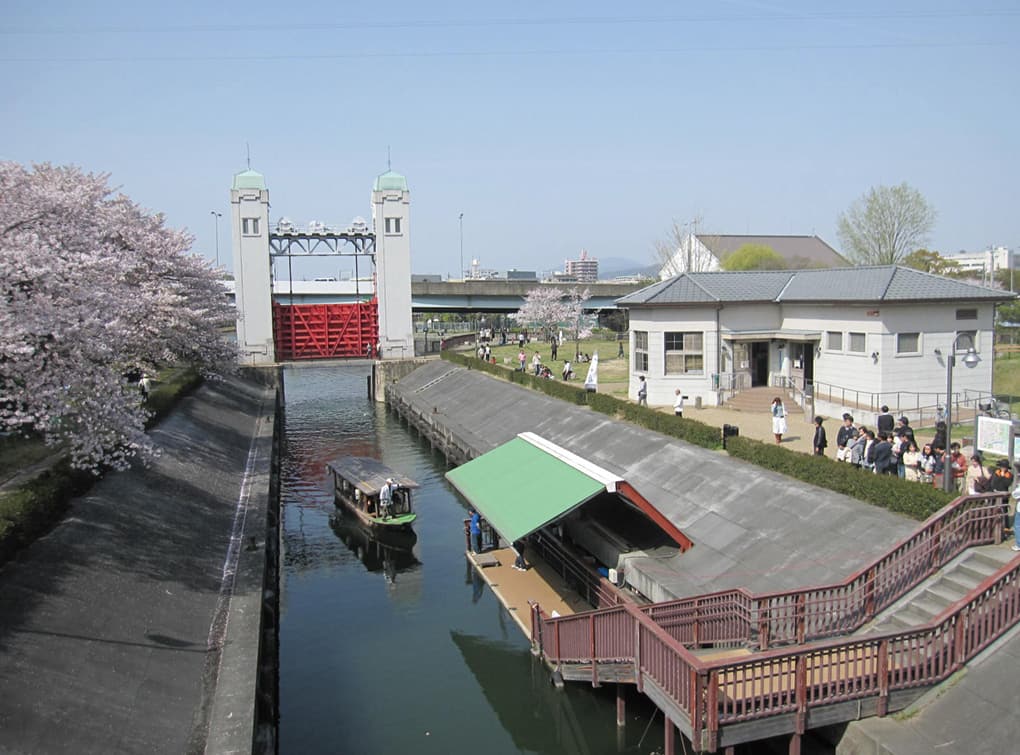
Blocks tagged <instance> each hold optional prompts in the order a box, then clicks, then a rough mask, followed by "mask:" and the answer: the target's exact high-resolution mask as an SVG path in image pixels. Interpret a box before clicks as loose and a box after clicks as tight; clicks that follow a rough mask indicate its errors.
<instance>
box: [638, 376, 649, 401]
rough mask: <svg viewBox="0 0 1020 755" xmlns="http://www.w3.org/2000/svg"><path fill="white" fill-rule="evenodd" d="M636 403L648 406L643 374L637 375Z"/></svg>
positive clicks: (646, 386) (646, 388) (646, 385)
mask: <svg viewBox="0 0 1020 755" xmlns="http://www.w3.org/2000/svg"><path fill="white" fill-rule="evenodd" d="M637 403H638V406H648V383H647V382H645V376H644V375H641V376H640V377H638V387H637Z"/></svg>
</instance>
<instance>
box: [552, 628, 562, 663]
mask: <svg viewBox="0 0 1020 755" xmlns="http://www.w3.org/2000/svg"><path fill="white" fill-rule="evenodd" d="M553 628H554V629H555V640H556V667H557V668H559V666H560V664H561V663H563V656H562V655H561V654H560V622H558V621H557V622H556V623H555V624H553Z"/></svg>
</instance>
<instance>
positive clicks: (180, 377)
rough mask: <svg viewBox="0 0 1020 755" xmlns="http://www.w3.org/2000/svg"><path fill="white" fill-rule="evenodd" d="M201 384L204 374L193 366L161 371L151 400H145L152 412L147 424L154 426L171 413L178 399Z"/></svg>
mask: <svg viewBox="0 0 1020 755" xmlns="http://www.w3.org/2000/svg"><path fill="white" fill-rule="evenodd" d="M201 384H202V376H201V375H200V374H199V372H198V371H197V370H195V369H194V368H192V367H181V368H177V369H173V370H164V371H163V372H161V373H160V374H159V380H158V381H157V382H156V384H155V385H153V387H152V390H151V391H149V400H148V401H146V402H145V408H146V409H148V410H149V411H150V412H152V415H151V416H150V417H149V419H148V421H147V422H146V423H145V426H146V427H152V426H154V425H155V424H156V423H157V422H159V421H160V420H161V419H163V418H164V417H165V416H166V415H167V414H169V413H170V410H171V409H173V408H174V407H175V406H176V405H177V402H178V401H180V400H181V399H182V398H183V397H184V396H187V395H188V394H189V393H191V392H192V391H193V390H195V389H196V388H197V387H198V386H200V385H201Z"/></svg>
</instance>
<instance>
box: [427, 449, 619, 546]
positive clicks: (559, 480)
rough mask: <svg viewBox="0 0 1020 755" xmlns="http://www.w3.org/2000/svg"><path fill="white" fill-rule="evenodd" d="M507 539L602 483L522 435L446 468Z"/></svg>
mask: <svg viewBox="0 0 1020 755" xmlns="http://www.w3.org/2000/svg"><path fill="white" fill-rule="evenodd" d="M446 478H447V479H448V480H449V481H450V482H451V483H453V486H454V487H455V488H457V490H458V491H460V493H461V495H463V496H464V497H465V498H467V499H468V502H469V503H470V504H471V505H472V506H474V507H475V508H476V509H478V512H479V513H480V514H481V515H482V516H483V517H484V518H485V519H486V520H487V521H488V522H489V524H491V525H492V526H493V527H494V528H495V529H496V531H497V532H498V533H499V534H500V535H501V536H502V537H503V539H505V540H507V541H508V542H511V543H512V542H514V541H515V540H518V539H520V538H522V537H524V536H525V535H528V534H530V533H532V532H534V531H535V530H537V529H539V528H541V527H543V526H544V525H546V524H548V523H549V522H552V521H554V520H556V519H559V518H560V517H561V516H563V515H564V514H566V513H567V512H569V511H571V510H572V509H575V508H577V507H578V506H580V505H581V504H582V503H584V502H585V501H587V500H589V499H591V498H593V497H595V496H596V495H598V494H599V493H601V492H602V491H603V490H605V484H604V483H602V482H599V481H598V480H596V479H594V478H592V477H589V476H588V475H586V474H584V473H583V472H580V471H578V470H577V469H575V468H574V467H572V466H570V465H569V464H567V463H566V462H564V461H561V460H560V459H557V458H556V457H555V456H552V455H551V454H548V453H546V452H545V451H543V450H542V449H540V448H538V447H536V446H534V445H532V444H531V443H528V442H527V441H526V440H522V439H521V438H514V439H513V440H511V441H509V442H507V443H504V444H503V445H502V446H500V447H499V448H495V449H493V450H492V451H489V453H487V454H483V455H482V456H479V457H478V458H477V459H472V460H471V461H469V462H467V463H466V464H462V465H461V466H459V467H457V468H456V469H453V470H451V471H449V472H447V473H446Z"/></svg>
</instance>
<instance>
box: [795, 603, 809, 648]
mask: <svg viewBox="0 0 1020 755" xmlns="http://www.w3.org/2000/svg"><path fill="white" fill-rule="evenodd" d="M806 635H807V595H806V594H805V593H800V594H798V595H797V644H798V645H803V644H804V638H805V636H806Z"/></svg>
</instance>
